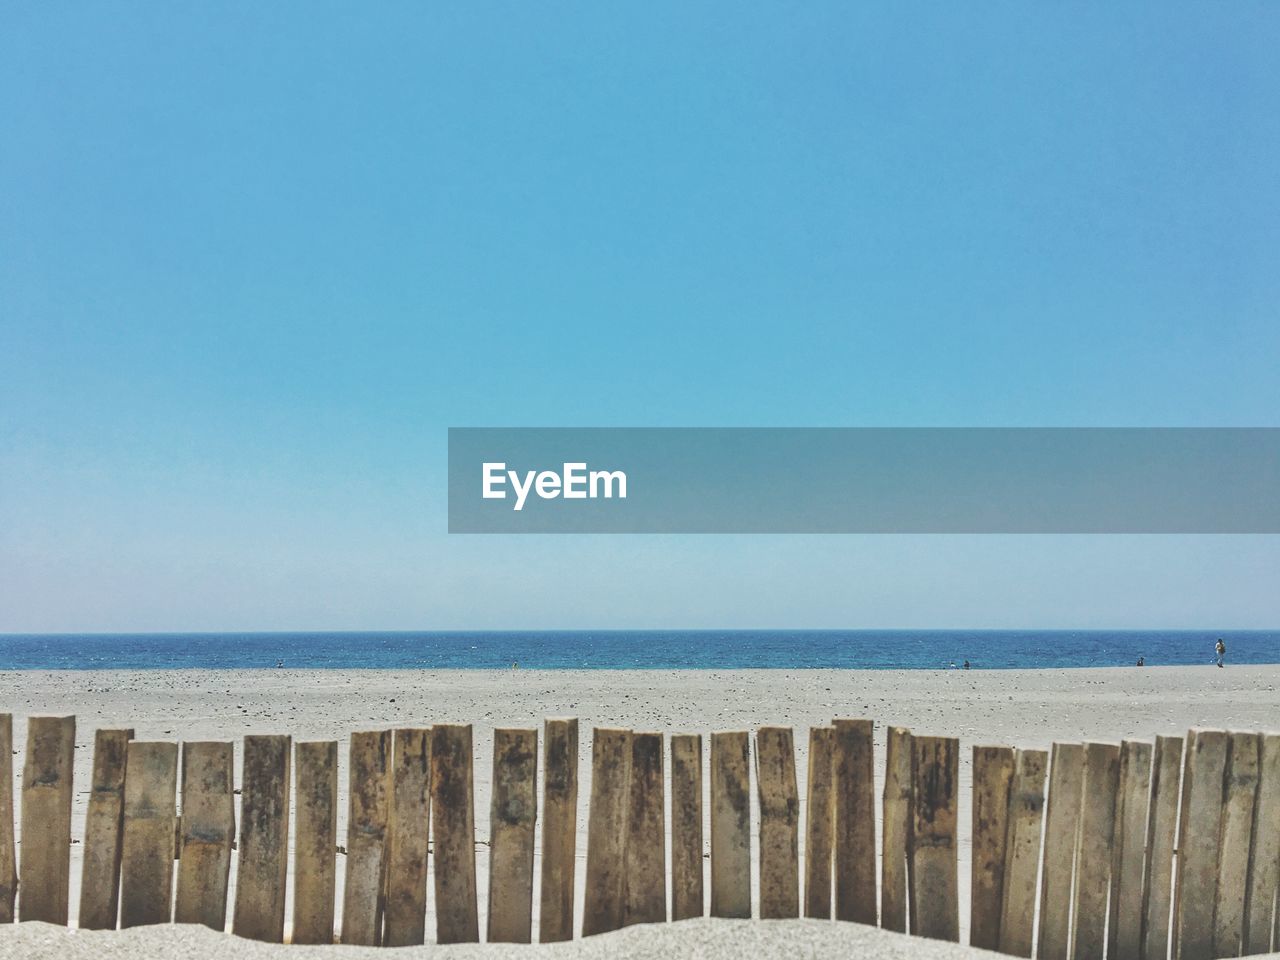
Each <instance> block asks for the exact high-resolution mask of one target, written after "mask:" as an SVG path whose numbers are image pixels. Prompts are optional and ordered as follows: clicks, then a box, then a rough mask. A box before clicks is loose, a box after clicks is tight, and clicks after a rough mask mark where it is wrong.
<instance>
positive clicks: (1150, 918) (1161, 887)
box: [1142, 737, 1182, 960]
mask: <svg viewBox="0 0 1280 960" xmlns="http://www.w3.org/2000/svg"><path fill="white" fill-rule="evenodd" d="M1181 776H1182V738H1181V737H1156V749H1155V759H1154V762H1153V764H1152V767H1151V805H1150V812H1149V815H1148V817H1147V850H1146V866H1145V869H1144V871H1143V890H1142V960H1166V958H1167V957H1168V956H1169V909H1170V905H1171V904H1172V902H1173V886H1172V884H1173V843H1174V829H1175V826H1176V824H1177V821H1178V792H1179V786H1180V782H1179V781H1180V778H1181Z"/></svg>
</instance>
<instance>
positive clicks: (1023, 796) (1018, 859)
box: [999, 750, 1049, 957]
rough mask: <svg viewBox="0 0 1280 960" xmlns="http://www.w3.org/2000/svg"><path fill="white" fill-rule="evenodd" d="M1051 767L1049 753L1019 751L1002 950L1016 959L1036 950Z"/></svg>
mask: <svg viewBox="0 0 1280 960" xmlns="http://www.w3.org/2000/svg"><path fill="white" fill-rule="evenodd" d="M1048 766H1049V754H1048V753H1047V752H1046V751H1044V750H1019V751H1018V758H1017V769H1016V771H1015V773H1014V776H1013V783H1012V785H1011V787H1010V790H1009V839H1008V841H1007V842H1006V851H1005V856H1006V860H1005V870H1004V905H1003V907H1002V910H1001V917H1000V944H999V950H1000V952H1001V953H1006V954H1009V955H1010V956H1015V957H1029V956H1031V952H1032V949H1033V947H1034V946H1035V923H1034V921H1035V914H1036V879H1037V877H1038V876H1039V873H1040V838H1041V834H1042V827H1043V825H1044V775H1045V770H1046V768H1047V767H1048Z"/></svg>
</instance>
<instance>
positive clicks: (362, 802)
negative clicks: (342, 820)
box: [342, 730, 391, 947]
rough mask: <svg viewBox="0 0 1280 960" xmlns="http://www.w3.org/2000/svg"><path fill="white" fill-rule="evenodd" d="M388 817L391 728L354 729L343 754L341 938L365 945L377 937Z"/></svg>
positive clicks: (373, 944) (383, 896) (375, 942)
mask: <svg viewBox="0 0 1280 960" xmlns="http://www.w3.org/2000/svg"><path fill="white" fill-rule="evenodd" d="M390 818H391V731H390V730H362V731H359V732H357V733H353V734H351V745H350V753H349V754H348V759H347V868H346V875H345V878H344V881H343V889H342V942H343V943H349V944H357V945H360V946H369V947H376V946H379V945H380V944H381V943H382V921H383V917H384V916H385V909H386V885H385V882H386V876H387V827H388V824H389V821H390Z"/></svg>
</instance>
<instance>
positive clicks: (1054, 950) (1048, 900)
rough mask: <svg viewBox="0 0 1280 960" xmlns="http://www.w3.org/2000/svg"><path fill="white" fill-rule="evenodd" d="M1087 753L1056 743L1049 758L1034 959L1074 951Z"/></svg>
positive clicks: (1050, 959) (1060, 957) (1060, 959)
mask: <svg viewBox="0 0 1280 960" xmlns="http://www.w3.org/2000/svg"><path fill="white" fill-rule="evenodd" d="M1083 783H1084V748H1083V747H1081V746H1080V744H1078V743H1055V744H1054V745H1053V749H1052V751H1051V752H1050V755H1049V801H1048V804H1047V807H1046V810H1045V826H1044V871H1043V874H1042V876H1041V882H1040V932H1039V938H1038V939H1039V946H1038V950H1037V952H1036V956H1037V957H1038V958H1040V960H1067V957H1068V956H1070V952H1069V951H1070V948H1071V900H1072V890H1073V886H1074V883H1075V880H1074V877H1075V863H1076V841H1077V838H1078V835H1079V830H1080V791H1081V788H1082V786H1083Z"/></svg>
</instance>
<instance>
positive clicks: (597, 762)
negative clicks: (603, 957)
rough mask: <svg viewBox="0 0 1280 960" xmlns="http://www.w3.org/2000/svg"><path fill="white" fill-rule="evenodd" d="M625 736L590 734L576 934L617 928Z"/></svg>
mask: <svg viewBox="0 0 1280 960" xmlns="http://www.w3.org/2000/svg"><path fill="white" fill-rule="evenodd" d="M630 783H631V731H630V730H613V729H607V728H600V727H597V728H596V729H595V730H594V731H592V735H591V801H590V804H589V807H588V810H587V817H588V822H587V890H586V899H585V901H584V903H583V907H582V935H583V936H584V937H589V936H592V935H594V934H597V933H607V932H608V931H610V930H617V929H619V928H620V927H621V926H622V922H623V916H624V910H625V905H626V899H625V892H626V888H625V887H624V885H623V884H624V880H625V876H624V860H623V858H624V855H625V851H626V841H627V800H628V796H627V791H628V788H629V785H630Z"/></svg>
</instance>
